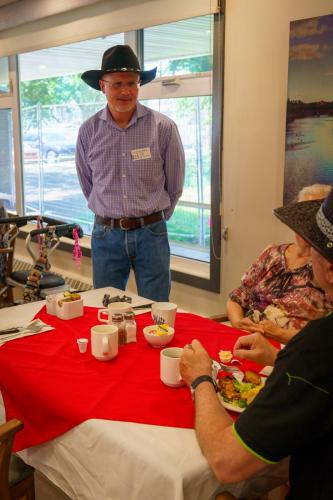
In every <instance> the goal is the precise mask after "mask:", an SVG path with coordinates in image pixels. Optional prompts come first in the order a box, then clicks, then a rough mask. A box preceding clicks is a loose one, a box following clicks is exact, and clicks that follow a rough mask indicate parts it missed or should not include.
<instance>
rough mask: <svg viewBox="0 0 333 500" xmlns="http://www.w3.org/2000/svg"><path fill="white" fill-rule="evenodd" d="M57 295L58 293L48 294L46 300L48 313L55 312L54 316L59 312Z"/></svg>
mask: <svg viewBox="0 0 333 500" xmlns="http://www.w3.org/2000/svg"><path fill="white" fill-rule="evenodd" d="M57 297H58V296H57V294H56V293H52V294H50V295H46V297H45V300H46V312H47V314H53V315H54V316H55V315H56V314H57Z"/></svg>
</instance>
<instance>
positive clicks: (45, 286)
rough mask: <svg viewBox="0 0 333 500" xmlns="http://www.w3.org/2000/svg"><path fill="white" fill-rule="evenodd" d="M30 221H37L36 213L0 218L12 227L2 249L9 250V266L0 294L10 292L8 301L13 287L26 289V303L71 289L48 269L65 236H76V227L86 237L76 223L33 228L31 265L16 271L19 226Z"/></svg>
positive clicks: (28, 239)
mask: <svg viewBox="0 0 333 500" xmlns="http://www.w3.org/2000/svg"><path fill="white" fill-rule="evenodd" d="M31 220H37V218H36V216H25V217H8V218H0V227H3V226H7V227H8V228H9V229H8V231H7V233H6V234H7V236H6V238H5V241H6V245H7V246H5V248H3V252H4V253H7V267H6V273H5V279H4V283H3V287H2V289H1V288H0V297H1V295H3V294H7V300H8V302H10V300H11V301H12V300H13V296H12V291H11V290H12V289H13V288H14V287H19V288H23V289H24V292H23V301H24V302H31V301H35V300H41V299H43V298H45V297H46V295H48V294H50V293H61V292H63V291H65V290H68V289H69V286H68V285H67V284H66V283H65V280H64V278H63V277H62V276H60V275H58V274H55V273H52V272H50V271H49V269H50V267H51V264H50V257H51V255H52V254H53V252H54V250H55V249H56V248H57V247H58V246H59V244H60V239H61V238H62V237H66V238H72V239H73V238H74V237H73V230H74V229H76V230H77V234H78V236H79V237H80V238H81V237H82V236H83V231H82V229H81V227H80V226H78V225H76V224H58V225H46V226H42V227H40V228H37V229H33V230H32V231H30V233H29V234H28V235H27V237H26V240H25V246H26V249H27V251H28V253H29V254H30V255H31V257H32V261H33V264H32V268H31V269H29V270H21V271H13V253H14V246H15V239H16V237H17V235H18V232H19V230H18V229H19V227H22V226H23V225H25V224H27V222H28V221H31ZM35 242H37V250H34V248H33V243H35ZM7 305H9V304H7Z"/></svg>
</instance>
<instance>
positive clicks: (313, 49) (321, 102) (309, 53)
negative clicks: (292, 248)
mask: <svg viewBox="0 0 333 500" xmlns="http://www.w3.org/2000/svg"><path fill="white" fill-rule="evenodd" d="M315 183H321V184H333V15H328V16H321V17H315V18H311V19H303V20H300V21H293V22H291V23H290V49H289V74H288V101H287V123H286V147H285V172H284V192H283V193H284V195H283V202H284V204H286V203H290V202H293V201H295V197H296V196H297V193H298V191H299V190H300V189H301V188H302V187H304V186H309V185H311V184H315Z"/></svg>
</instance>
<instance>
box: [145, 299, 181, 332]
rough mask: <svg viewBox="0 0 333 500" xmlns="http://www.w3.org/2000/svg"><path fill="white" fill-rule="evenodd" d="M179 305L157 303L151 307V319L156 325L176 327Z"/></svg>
mask: <svg viewBox="0 0 333 500" xmlns="http://www.w3.org/2000/svg"><path fill="white" fill-rule="evenodd" d="M176 312H177V304H173V303H172V302H155V303H154V304H152V306H151V317H152V318H153V320H154V323H155V325H161V324H162V323H166V324H167V325H169V326H172V327H174V326H175V319H176Z"/></svg>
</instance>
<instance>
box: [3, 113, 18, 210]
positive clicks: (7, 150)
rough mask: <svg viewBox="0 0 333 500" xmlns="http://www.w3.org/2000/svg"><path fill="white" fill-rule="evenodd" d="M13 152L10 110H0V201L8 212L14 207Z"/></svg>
mask: <svg viewBox="0 0 333 500" xmlns="http://www.w3.org/2000/svg"><path fill="white" fill-rule="evenodd" d="M13 150H14V148H13V121H12V110H11V109H0V179H1V185H0V199H1V200H2V201H4V204H5V206H6V208H7V209H8V210H15V206H16V204H15V170H14V161H13V158H14V156H13Z"/></svg>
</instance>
